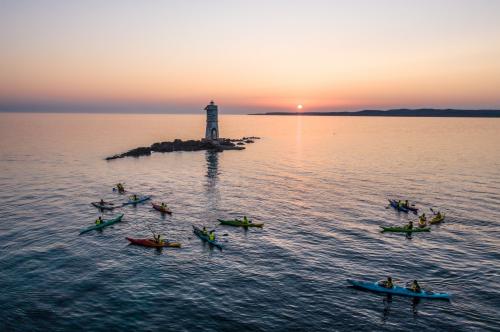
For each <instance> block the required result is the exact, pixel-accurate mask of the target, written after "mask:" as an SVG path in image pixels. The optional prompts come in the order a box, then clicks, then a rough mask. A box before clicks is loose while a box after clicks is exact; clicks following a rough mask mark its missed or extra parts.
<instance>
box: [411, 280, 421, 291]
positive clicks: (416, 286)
mask: <svg viewBox="0 0 500 332" xmlns="http://www.w3.org/2000/svg"><path fill="white" fill-rule="evenodd" d="M410 290H411V291H412V292H415V293H420V292H421V291H422V288H420V285H419V284H418V282H417V281H416V280H413V282H412V283H411V285H410Z"/></svg>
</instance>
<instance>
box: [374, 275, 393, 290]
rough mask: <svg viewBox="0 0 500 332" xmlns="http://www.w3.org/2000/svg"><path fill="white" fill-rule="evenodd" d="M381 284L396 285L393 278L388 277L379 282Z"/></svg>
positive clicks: (386, 286)
mask: <svg viewBox="0 0 500 332" xmlns="http://www.w3.org/2000/svg"><path fill="white" fill-rule="evenodd" d="M378 284H379V286H382V287H385V288H392V287H394V284H393V283H392V278H391V277H387V280H382V281H380V282H379V283H378Z"/></svg>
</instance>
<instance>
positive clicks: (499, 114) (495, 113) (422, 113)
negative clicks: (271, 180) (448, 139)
mask: <svg viewBox="0 0 500 332" xmlns="http://www.w3.org/2000/svg"><path fill="white" fill-rule="evenodd" d="M249 115H302V116H304V115H306V116H399V117H458V118H500V110H489V109H477V110H463V109H452V108H448V109H437V108H419V109H406V108H402V109H390V110H362V111H355V112H267V113H251V114H249Z"/></svg>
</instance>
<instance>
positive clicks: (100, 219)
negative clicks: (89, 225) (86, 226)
mask: <svg viewBox="0 0 500 332" xmlns="http://www.w3.org/2000/svg"><path fill="white" fill-rule="evenodd" d="M95 224H96V225H100V224H102V217H101V216H99V218H97V219H96V221H95Z"/></svg>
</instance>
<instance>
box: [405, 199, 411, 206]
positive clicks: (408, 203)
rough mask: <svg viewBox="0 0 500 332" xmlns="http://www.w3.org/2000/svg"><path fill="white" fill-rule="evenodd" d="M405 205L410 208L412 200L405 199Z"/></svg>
mask: <svg viewBox="0 0 500 332" xmlns="http://www.w3.org/2000/svg"><path fill="white" fill-rule="evenodd" d="M405 207H406V208H409V207H410V202H408V200H406V201H405Z"/></svg>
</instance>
